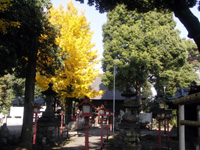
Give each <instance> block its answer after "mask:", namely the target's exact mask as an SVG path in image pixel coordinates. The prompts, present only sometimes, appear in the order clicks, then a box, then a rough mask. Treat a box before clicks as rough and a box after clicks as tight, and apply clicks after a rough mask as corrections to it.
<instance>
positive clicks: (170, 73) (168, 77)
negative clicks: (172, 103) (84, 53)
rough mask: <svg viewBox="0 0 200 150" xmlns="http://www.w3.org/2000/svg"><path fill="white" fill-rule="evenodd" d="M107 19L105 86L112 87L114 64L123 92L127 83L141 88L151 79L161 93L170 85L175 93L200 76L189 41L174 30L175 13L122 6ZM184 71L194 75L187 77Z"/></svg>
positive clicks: (105, 29) (104, 66)
mask: <svg viewBox="0 0 200 150" xmlns="http://www.w3.org/2000/svg"><path fill="white" fill-rule="evenodd" d="M107 18H108V19H107V23H106V24H105V25H104V26H103V35H104V53H103V56H104V59H103V69H104V72H105V74H104V76H103V83H104V84H105V85H107V86H109V87H110V88H112V85H113V66H114V63H116V64H115V65H116V66H117V71H116V87H117V88H118V89H119V90H121V91H122V90H123V89H124V88H125V87H126V84H127V83H128V84H130V85H132V87H134V88H135V89H136V91H138V90H139V87H140V86H143V85H144V84H145V83H146V80H147V78H148V80H149V81H150V82H151V83H153V82H155V88H156V90H157V93H158V94H159V93H161V94H163V90H162V89H163V85H166V84H167V85H168V86H167V93H169V94H172V93H174V92H175V90H176V87H182V86H188V85H189V84H190V83H191V82H192V81H193V80H194V79H195V78H196V74H195V73H194V71H193V70H192V67H191V65H189V64H188V63H187V57H188V53H187V47H186V44H185V42H184V41H183V40H182V39H181V38H180V37H179V31H177V30H174V28H175V22H174V21H173V16H172V13H170V12H168V13H166V12H165V13H158V12H156V11H149V12H147V13H139V12H137V11H128V10H127V9H126V7H125V5H118V6H117V7H116V8H115V9H114V10H113V11H110V12H108V14H107ZM182 72H184V73H185V75H186V72H187V75H189V76H190V78H187V79H186V78H184V77H183V76H184V74H181V73H182ZM155 79H156V80H155ZM154 80H155V81H154ZM175 81H176V82H175ZM161 91H162V92H161Z"/></svg>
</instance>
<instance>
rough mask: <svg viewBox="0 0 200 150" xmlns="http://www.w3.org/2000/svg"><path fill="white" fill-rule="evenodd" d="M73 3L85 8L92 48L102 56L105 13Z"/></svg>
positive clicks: (63, 0) (55, 1)
mask: <svg viewBox="0 0 200 150" xmlns="http://www.w3.org/2000/svg"><path fill="white" fill-rule="evenodd" d="M51 1H52V3H53V5H54V6H55V7H56V8H58V6H59V4H60V3H62V5H63V6H66V5H67V2H70V0H51ZM73 2H74V5H75V6H76V7H77V8H78V9H79V10H80V11H81V10H85V16H86V17H87V20H88V22H90V23H91V24H90V27H91V30H93V31H94V35H93V38H92V42H93V43H96V46H95V48H94V49H97V50H98V52H99V55H100V56H99V58H100V59H101V58H102V53H103V42H102V40H103V37H102V25H103V24H104V23H106V13H103V14H100V13H99V12H98V11H97V10H96V9H95V7H94V6H93V7H90V6H89V5H87V4H86V3H85V4H81V3H80V2H77V1H75V0H73ZM192 12H193V13H194V14H195V16H196V17H198V18H199V20H200V12H198V11H197V8H196V7H195V8H193V9H192ZM174 19H175V21H176V22H177V26H176V29H179V30H180V31H181V34H180V36H181V37H186V38H187V34H188V33H187V30H186V29H185V27H184V26H183V25H182V24H181V23H180V22H179V20H178V19H177V18H176V17H175V18H174ZM97 67H98V68H101V64H99V65H98V66H97Z"/></svg>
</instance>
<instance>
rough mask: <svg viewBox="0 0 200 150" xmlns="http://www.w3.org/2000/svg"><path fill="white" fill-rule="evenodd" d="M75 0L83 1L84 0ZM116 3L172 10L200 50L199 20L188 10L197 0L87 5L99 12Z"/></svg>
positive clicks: (91, 0)
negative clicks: (93, 6)
mask: <svg viewBox="0 0 200 150" xmlns="http://www.w3.org/2000/svg"><path fill="white" fill-rule="evenodd" d="M77 1H80V2H82V3H83V2H84V0H77ZM117 4H125V5H127V8H128V10H137V11H140V12H147V11H149V10H150V11H151V10H154V9H155V8H157V10H166V11H168V10H170V11H172V12H174V14H175V16H176V17H177V18H179V20H180V21H181V23H182V24H183V25H184V26H185V28H186V29H187V31H188V33H189V34H188V37H189V38H192V39H193V40H194V41H195V43H196V44H197V46H198V49H199V51H200V22H199V20H198V18H197V17H196V16H195V15H194V14H193V13H192V12H191V10H190V8H192V7H194V6H195V5H196V4H197V0H170V1H168V0H140V1H138V0H123V1H122V0H88V5H90V6H91V5H95V7H96V9H97V10H99V11H100V13H103V12H105V11H109V10H112V9H114V8H115V7H116V5H117ZM199 5H200V3H199ZM199 8H200V6H199Z"/></svg>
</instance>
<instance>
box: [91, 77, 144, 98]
mask: <svg viewBox="0 0 200 150" xmlns="http://www.w3.org/2000/svg"><path fill="white" fill-rule="evenodd" d="M91 86H92V88H93V89H94V90H96V91H100V90H106V92H105V93H104V94H102V95H101V96H99V95H98V96H96V97H94V98H91V99H92V100H113V90H112V91H110V90H109V89H108V87H106V86H104V85H103V83H102V81H101V76H100V77H97V78H96V80H95V82H94V83H93V84H92V85H91ZM121 94H122V92H120V91H118V90H115V100H125V97H123V96H121ZM141 97H142V98H144V96H141ZM132 100H136V96H134V97H132Z"/></svg>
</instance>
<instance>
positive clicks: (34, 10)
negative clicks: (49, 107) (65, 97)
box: [0, 0, 61, 150]
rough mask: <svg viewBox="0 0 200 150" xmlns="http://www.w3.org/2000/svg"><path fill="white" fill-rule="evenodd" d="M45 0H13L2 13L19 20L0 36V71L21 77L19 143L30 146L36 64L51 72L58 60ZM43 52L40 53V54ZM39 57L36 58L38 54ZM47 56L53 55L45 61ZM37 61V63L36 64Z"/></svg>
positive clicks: (53, 30)
mask: <svg viewBox="0 0 200 150" xmlns="http://www.w3.org/2000/svg"><path fill="white" fill-rule="evenodd" d="M50 6H51V4H50V2H49V0H34V1H29V0H15V1H14V2H13V3H12V6H11V7H10V8H9V11H8V12H4V13H3V15H4V17H5V18H8V20H13V21H18V22H20V28H13V29H12V30H9V31H7V34H5V35H2V36H1V38H0V49H1V50H0V57H1V60H0V70H1V72H0V74H1V75H4V74H7V73H13V72H14V73H15V75H17V77H21V78H25V103H24V120H23V127H22V134H21V143H22V146H23V147H25V148H26V149H28V150H31V149H32V120H33V115H32V107H33V103H34V89H35V75H36V66H37V67H38V68H37V69H38V70H39V71H40V72H41V73H45V74H47V73H52V71H53V70H54V69H52V68H55V67H58V64H54V62H58V61H59V60H61V58H60V57H57V56H58V55H57V53H56V52H58V49H57V47H58V46H57V45H56V44H54V39H55V37H56V36H57V31H56V30H55V29H54V26H52V25H51V24H50V23H49V22H48V16H47V13H46V11H45V9H49V8H50ZM42 56H43V57H42ZM41 57H42V59H38V58H41ZM49 58H52V59H54V60H55V61H54V62H53V61H52V62H53V63H49V61H48V60H49ZM36 62H37V64H36Z"/></svg>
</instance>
